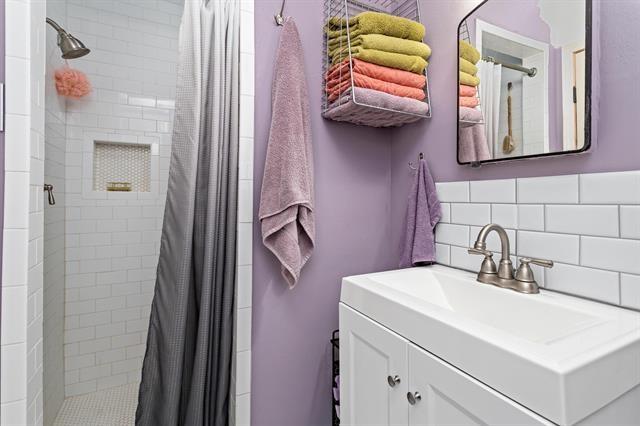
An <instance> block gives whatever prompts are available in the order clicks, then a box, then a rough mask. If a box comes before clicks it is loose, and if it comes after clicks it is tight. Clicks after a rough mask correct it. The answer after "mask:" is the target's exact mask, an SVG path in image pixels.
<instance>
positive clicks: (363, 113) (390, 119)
mask: <svg viewBox="0 0 640 426" xmlns="http://www.w3.org/2000/svg"><path fill="white" fill-rule="evenodd" d="M354 97H355V101H356V102H357V103H358V104H361V105H362V104H364V105H370V106H372V107H378V108H385V109H375V108H366V107H362V106H360V105H358V104H356V103H355V102H354V99H353V98H354ZM389 110H393V111H389ZM394 111H402V112H404V113H410V114H415V115H407V114H404V113H396V112H394ZM428 112H429V104H427V103H426V102H422V101H418V100H416V99H411V98H403V97H400V96H394V95H390V94H389V93H385V92H379V91H377V90H372V89H365V88H363V87H355V88H353V91H352V92H349V93H346V94H343V95H341V97H340V98H339V99H338V100H337V101H336V102H334V103H333V104H331V106H330V107H329V109H327V111H325V112H324V117H325V118H330V119H332V120H336V121H349V122H352V123H356V124H363V125H367V126H373V127H390V126H400V125H402V124H406V123H413V122H414V121H418V120H420V119H421V118H422V117H424V116H426V115H427V113H428Z"/></svg>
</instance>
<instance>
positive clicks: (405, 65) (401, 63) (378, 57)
mask: <svg viewBox="0 0 640 426" xmlns="http://www.w3.org/2000/svg"><path fill="white" fill-rule="evenodd" d="M348 57H349V52H348V51H347V52H343V53H341V54H337V55H336V56H334V57H333V61H332V65H335V64H338V63H340V62H342V60H344V59H345V58H348ZM351 57H352V58H357V59H362V60H363V61H365V62H371V63H372V64H377V65H382V66H384V67H391V68H396V69H399V70H405V71H410V72H415V73H416V74H422V73H424V69H425V68H426V67H427V61H425V60H424V59H422V58H421V57H420V56H415V55H403V54H401V53H393V52H385V51H382V50H376V49H364V48H362V47H360V46H356V47H354V48H352V49H351Z"/></svg>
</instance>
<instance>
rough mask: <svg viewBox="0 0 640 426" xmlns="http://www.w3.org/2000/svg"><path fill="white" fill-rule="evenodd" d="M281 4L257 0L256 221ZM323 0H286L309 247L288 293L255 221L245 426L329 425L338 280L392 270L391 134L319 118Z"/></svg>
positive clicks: (389, 131)
mask: <svg viewBox="0 0 640 426" xmlns="http://www.w3.org/2000/svg"><path fill="white" fill-rule="evenodd" d="M280 4H281V1H279V0H276V1H263V0H260V1H256V2H255V20H256V21H255V25H256V35H257V36H256V40H255V42H256V44H255V51H256V60H255V63H256V68H255V70H256V83H257V84H256V89H255V90H256V92H255V96H256V97H255V111H256V113H255V168H254V172H255V173H254V176H255V182H254V204H255V209H254V212H255V214H256V215H257V212H258V202H259V195H260V187H261V184H262V174H263V166H264V158H265V154H266V144H267V138H268V133H269V123H270V117H271V78H272V70H273V67H274V59H273V58H274V57H275V50H276V46H277V41H278V38H279V35H280V28H279V27H277V26H275V24H274V20H273V15H274V13H275V12H276V11H277V10H279V8H280ZM322 4H323V2H322V1H319V0H318V1H308V0H289V1H287V4H286V9H285V13H286V15H288V16H292V17H293V18H294V19H295V21H296V23H297V25H298V29H299V31H300V36H301V38H302V43H303V46H304V50H305V61H306V72H307V84H308V87H309V91H310V104H311V117H312V131H313V143H314V155H315V189H316V209H315V212H316V225H317V231H316V232H317V233H316V243H317V244H316V250H315V252H314V254H313V257H312V258H311V260H310V262H309V263H308V264H307V266H305V268H304V270H303V271H302V278H301V279H300V282H299V283H298V285H297V287H296V288H295V289H293V290H288V289H287V286H286V284H285V282H284V280H283V279H282V278H281V276H280V268H279V266H278V264H277V262H276V260H275V258H274V256H273V255H272V254H271V253H270V252H268V251H267V250H266V249H265V247H264V246H263V245H262V238H261V236H260V224H259V222H258V220H257V217H255V216H254V220H255V225H254V238H253V241H254V248H253V262H254V266H253V340H252V352H253V360H252V363H253V364H252V407H251V409H252V413H251V418H252V424H253V425H261V426H263V425H264V426H312V425H328V424H330V422H331V409H332V408H331V393H330V392H331V388H330V376H331V353H330V351H329V338H330V336H331V331H332V330H334V329H336V328H338V300H339V291H340V279H341V277H343V276H346V275H350V274H358V273H365V272H371V271H374V270H381V269H385V268H387V269H388V268H391V267H392V266H393V265H395V264H396V261H395V259H391V258H390V256H389V253H390V251H392V250H390V248H389V247H388V244H389V240H390V237H391V233H390V223H391V222H390V218H391V212H390V205H389V201H390V197H391V196H390V190H391V174H390V155H391V145H390V139H391V130H389V129H382V130H376V129H372V128H364V127H356V126H352V125H348V124H339V123H336V122H332V121H327V120H324V119H323V118H322V117H321V116H320V102H321V101H320V99H321V89H322V82H321V73H322V62H321V61H322V54H321V51H322V48H321V46H322V22H323V8H322Z"/></svg>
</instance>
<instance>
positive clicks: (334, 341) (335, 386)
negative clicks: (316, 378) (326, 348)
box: [331, 330, 340, 426]
mask: <svg viewBox="0 0 640 426" xmlns="http://www.w3.org/2000/svg"><path fill="white" fill-rule="evenodd" d="M331 383H332V385H331V412H332V415H331V419H332V422H331V424H332V425H333V426H338V425H339V424H340V337H339V330H333V333H331Z"/></svg>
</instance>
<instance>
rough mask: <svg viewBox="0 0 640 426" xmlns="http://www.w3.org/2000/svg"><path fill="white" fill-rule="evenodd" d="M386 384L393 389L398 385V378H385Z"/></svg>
mask: <svg viewBox="0 0 640 426" xmlns="http://www.w3.org/2000/svg"><path fill="white" fill-rule="evenodd" d="M387 383H389V386H391V387H392V388H393V387H395V386H396V385H397V384H399V383H400V376H387Z"/></svg>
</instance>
